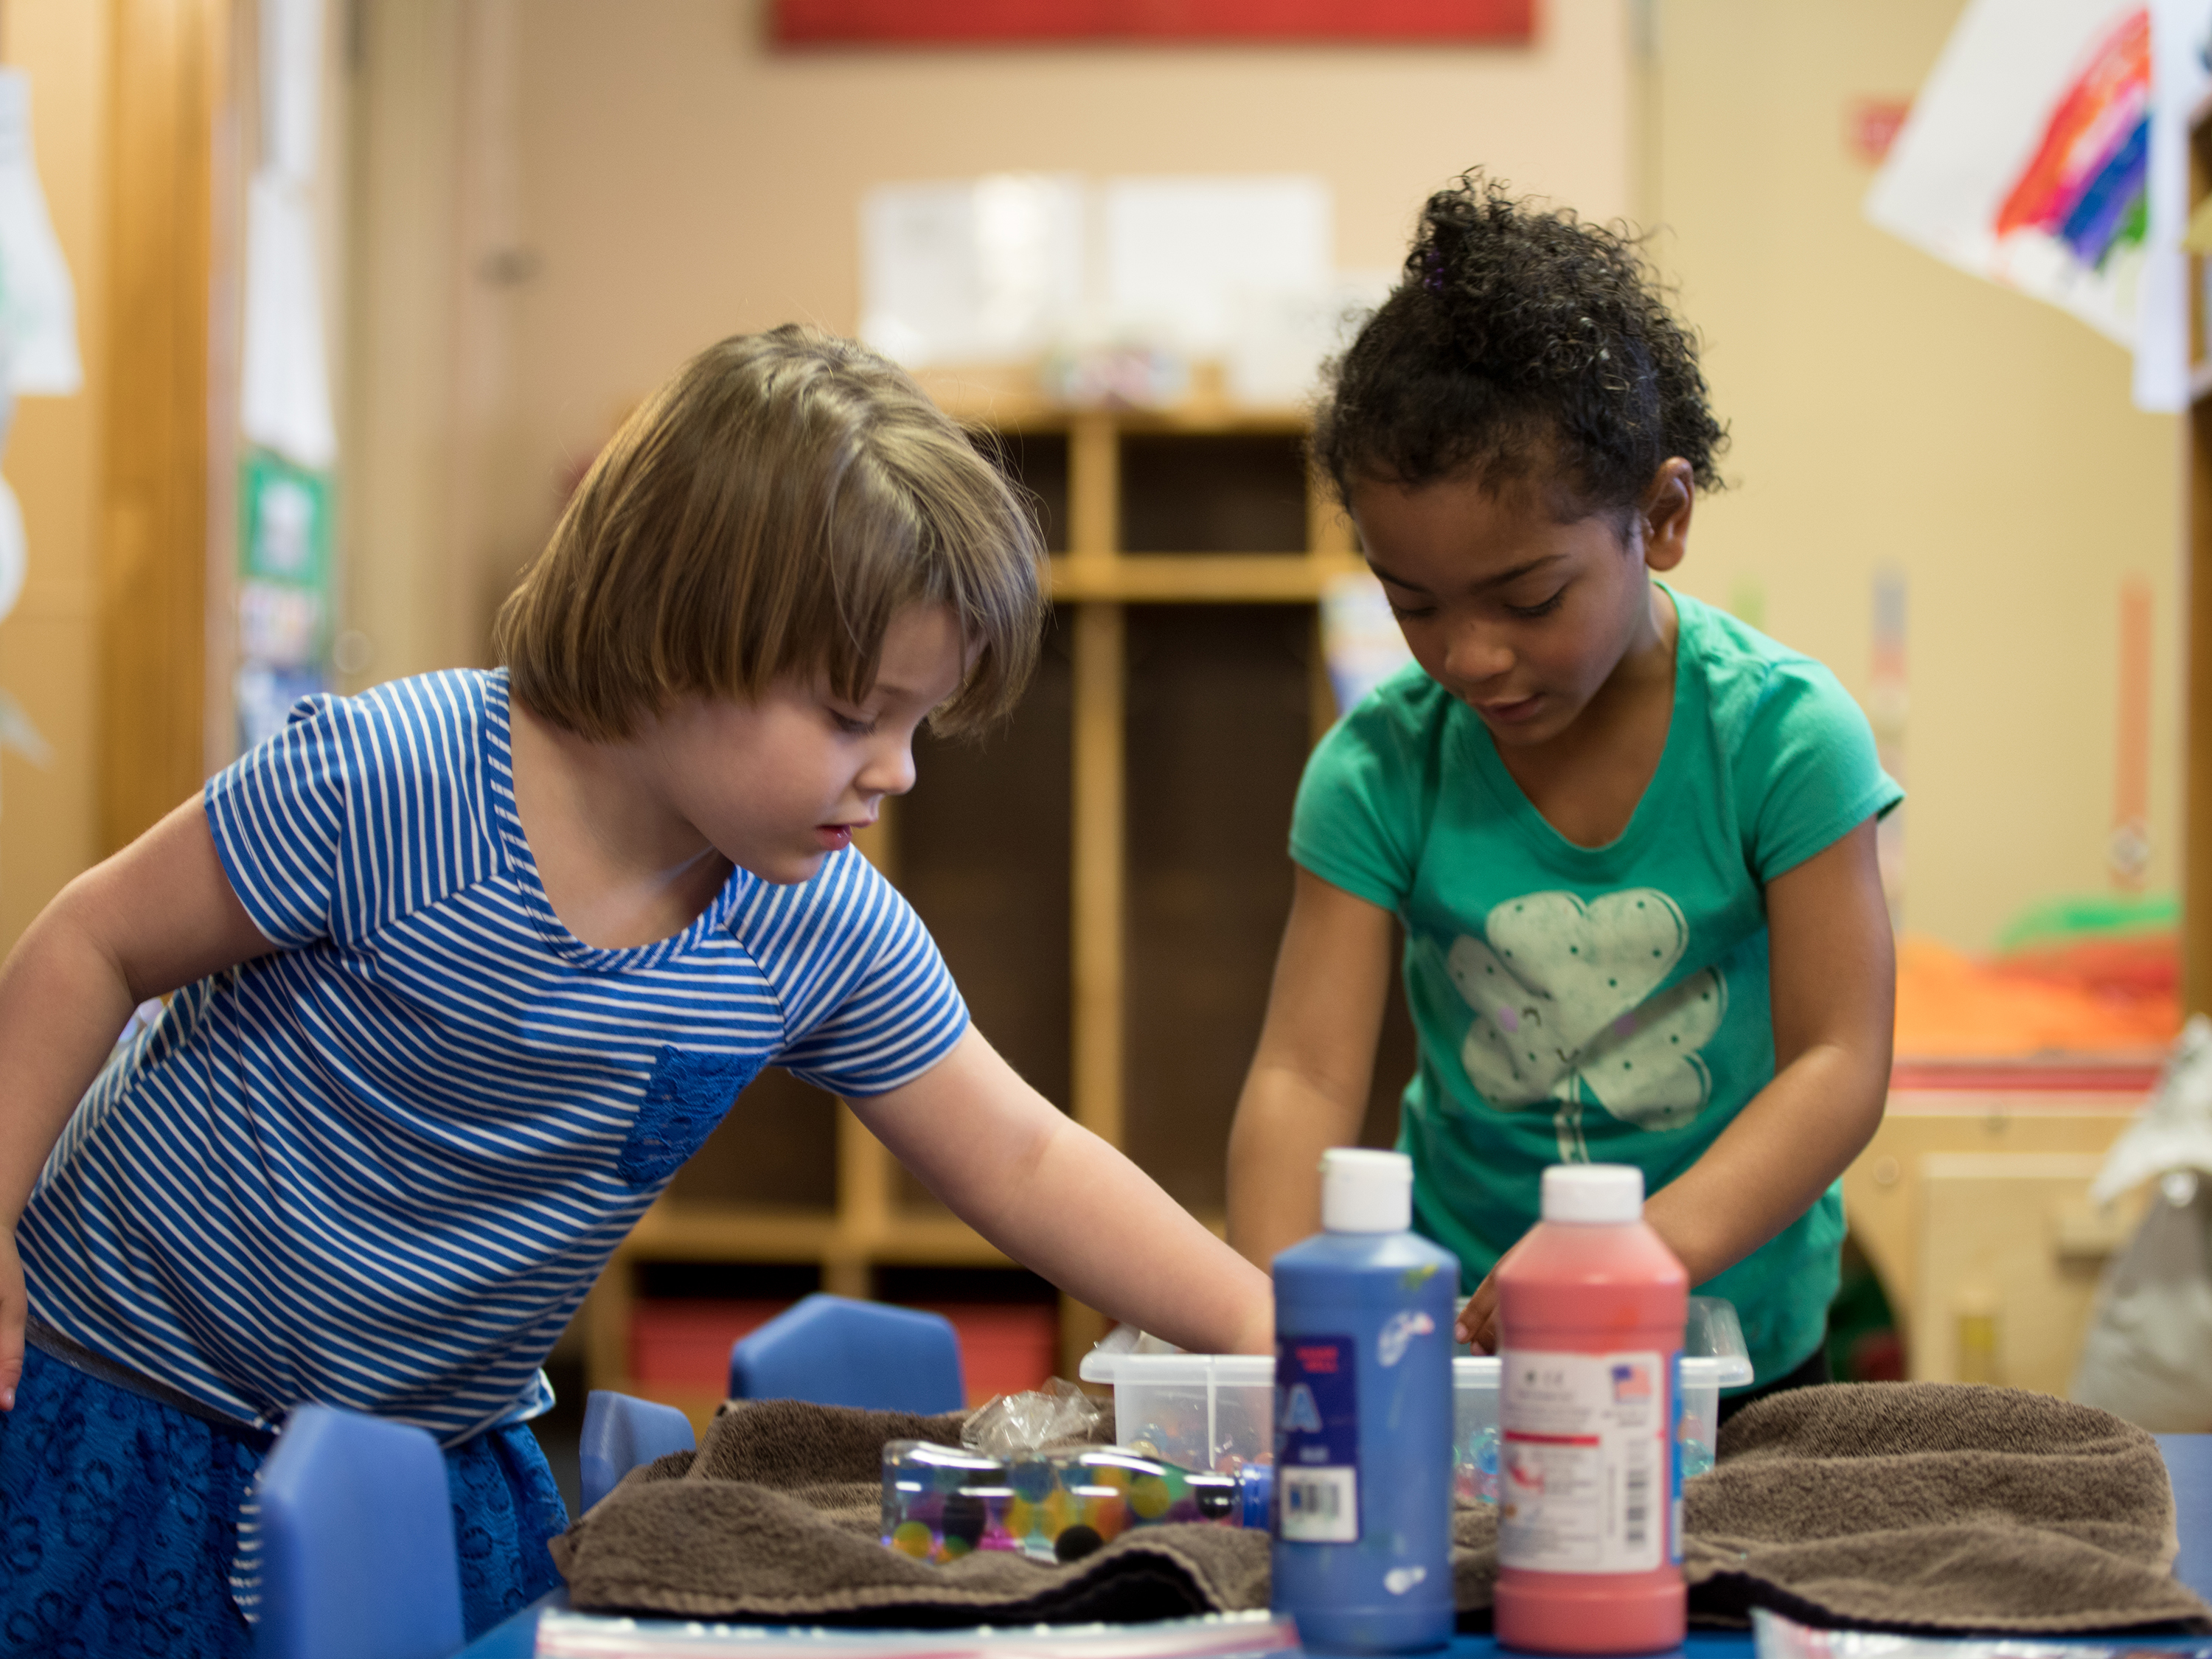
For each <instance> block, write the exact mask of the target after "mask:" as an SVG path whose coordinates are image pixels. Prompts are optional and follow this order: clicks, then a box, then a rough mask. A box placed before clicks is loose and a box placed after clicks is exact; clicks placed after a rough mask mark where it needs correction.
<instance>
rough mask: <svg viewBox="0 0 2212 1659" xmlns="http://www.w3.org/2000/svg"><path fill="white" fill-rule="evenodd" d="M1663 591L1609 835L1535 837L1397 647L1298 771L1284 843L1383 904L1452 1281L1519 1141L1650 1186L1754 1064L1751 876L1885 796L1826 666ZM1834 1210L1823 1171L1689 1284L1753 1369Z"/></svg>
mask: <svg viewBox="0 0 2212 1659" xmlns="http://www.w3.org/2000/svg"><path fill="white" fill-rule="evenodd" d="M1668 592H1669V596H1670V597H1671V598H1672V599H1673V600H1674V609H1675V613H1676V615H1677V616H1678V617H1679V618H1680V629H1679V631H1678V634H1677V637H1676V643H1675V647H1674V712H1673V715H1672V718H1671V720H1670V723H1669V725H1668V730H1667V744H1666V748H1665V750H1664V751H1663V752H1662V755H1661V757H1660V761H1659V769H1658V770H1657V772H1656V774H1655V775H1653V777H1652V780H1651V783H1650V787H1648V788H1647V789H1646V790H1645V791H1644V798H1643V799H1642V800H1640V801H1639V802H1638V804H1637V807H1636V811H1635V813H1634V815H1633V816H1632V817H1631V818H1630V819H1629V822H1628V827H1627V828H1626V829H1625V830H1623V831H1622V832H1621V834H1620V837H1619V838H1618V839H1617V840H1614V841H1613V842H1608V843H1607V845H1605V846H1603V847H1597V848H1583V847H1577V846H1576V845H1574V844H1573V843H1572V842H1569V841H1567V840H1566V839H1565V837H1563V836H1560V834H1559V832H1558V831H1557V830H1555V829H1553V828H1552V826H1551V825H1550V823H1547V821H1546V820H1545V819H1544V817H1543V816H1542V815H1541V813H1539V812H1538V811H1536V809H1535V808H1534V806H1532V805H1530V804H1529V801H1528V797H1527V796H1526V795H1524V794H1523V793H1522V792H1521V787H1520V786H1519V785H1518V784H1516V782H1514V781H1513V778H1512V775H1510V773H1508V772H1507V771H1506V769H1505V768H1504V763H1502V762H1501V761H1500V760H1499V759H1498V750H1497V749H1496V747H1495V745H1494V744H1492V740H1491V737H1490V733H1489V731H1488V730H1487V729H1486V727H1485V726H1483V724H1482V721H1481V720H1480V717H1479V716H1477V715H1476V714H1475V713H1474V710H1472V709H1470V708H1468V707H1467V706H1466V705H1465V704H1463V703H1462V702H1459V701H1458V700H1457V699H1455V697H1453V696H1451V694H1450V693H1449V692H1447V691H1446V690H1443V688H1442V687H1441V686H1439V685H1437V684H1436V682H1435V681H1433V680H1431V679H1430V678H1428V677H1427V676H1426V675H1425V674H1423V673H1422V672H1421V671H1419V669H1418V668H1415V667H1408V668H1407V669H1406V670H1405V671H1402V672H1401V673H1399V674H1397V675H1395V676H1394V677H1393V678H1390V679H1389V680H1388V681H1386V682H1385V683H1384V684H1383V685H1382V686H1380V687H1378V688H1377V689H1376V690H1375V692H1374V693H1373V694H1372V695H1370V696H1369V697H1368V698H1367V699H1366V700H1365V701H1364V702H1361V703H1360V704H1359V705H1358V707H1357V708H1354V709H1353V710H1352V712H1351V714H1348V715H1346V717H1345V718H1344V720H1341V721H1340V722H1339V723H1338V724H1337V725H1336V726H1335V727H1334V729H1332V730H1331V731H1330V732H1329V733H1328V736H1327V737H1325V738H1322V742H1321V744H1320V746H1319V747H1318V748H1316V750H1315V751H1314V754H1313V757H1312V759H1311V760H1310V761H1309V762H1308V763H1307V764H1306V771H1305V778H1304V781H1303V782H1302V783H1301V784H1300V786H1299V788H1298V799H1297V812H1296V814H1295V817H1294V818H1293V820H1292V823H1291V857H1292V858H1294V859H1295V860H1297V862H1298V863H1299V864H1300V865H1302V866H1304V867H1305V868H1306V869H1308V870H1310V871H1311V872H1313V873H1314V874H1316V875H1317V876H1319V877H1320V878H1322V880H1324V881H1327V882H1328V883H1330V884H1333V885H1334V886H1337V887H1340V888H1342V889H1343V890H1345V891H1346V892H1348V893H1351V894H1353V895H1355V896H1358V897H1360V898H1364V899H1365V900H1367V901H1368V902H1370V903H1373V904H1376V905H1380V906H1382V907H1383V908H1385V909H1387V910H1390V911H1393V912H1395V914H1396V915H1397V916H1398V918H1399V919H1400V921H1402V922H1403V923H1404V924H1405V927H1406V958H1405V973H1406V992H1407V1000H1408V1001H1409V1003H1410V1004H1411V1006H1412V1009H1413V1024H1414V1027H1415V1030H1416V1031H1417V1033H1418V1035H1419V1048H1420V1067H1419V1071H1418V1072H1417V1073H1416V1074H1415V1075H1414V1078H1413V1081H1412V1082H1411V1083H1410V1084H1408V1085H1407V1088H1406V1093H1405V1103H1404V1108H1403V1111H1402V1114H1401V1121H1400V1127H1399V1132H1398V1145H1399V1147H1400V1149H1401V1151H1404V1152H1408V1153H1410V1154H1412V1156H1413V1214H1414V1223H1413V1225H1415V1227H1416V1228H1418V1229H1419V1231H1422V1232H1423V1233H1425V1234H1426V1235H1427V1236H1428V1237H1431V1238H1432V1239H1434V1240H1436V1241H1437V1243H1439V1244H1441V1245H1443V1247H1444V1248H1445V1249H1449V1250H1451V1251H1453V1252H1455V1254H1456V1255H1458V1256H1459V1259H1460V1264H1461V1267H1462V1271H1463V1272H1464V1273H1466V1274H1467V1275H1468V1277H1467V1279H1466V1280H1465V1282H1466V1283H1467V1284H1468V1285H1474V1284H1475V1283H1477V1282H1479V1281H1480V1279H1481V1277H1482V1275H1484V1274H1485V1273H1488V1272H1489V1271H1490V1269H1491V1268H1492V1267H1493V1266H1495V1265H1496V1263H1497V1261H1498V1257H1499V1256H1500V1255H1502V1254H1504V1251H1505V1250H1506V1249H1509V1248H1510V1246H1511V1245H1512V1244H1513V1243H1514V1241H1515V1240H1516V1239H1518V1238H1519V1237H1521V1235H1522V1233H1523V1232H1524V1231H1527V1230H1528V1227H1529V1226H1530V1225H1533V1224H1534V1221H1535V1220H1536V1218H1537V1213H1538V1200H1537V1193H1538V1188H1539V1186H1540V1184H1541V1172H1542V1170H1543V1169H1544V1166H1545V1165H1547V1164H1555V1163H1560V1162H1568V1163H1583V1162H1593V1163H1619V1164H1638V1165H1640V1166H1641V1167H1642V1169H1643V1170H1644V1186H1645V1189H1646V1190H1647V1191H1652V1192H1656V1191H1657V1190H1658V1189H1659V1188H1662V1187H1663V1186H1665V1185H1666V1184H1667V1182H1669V1181H1671V1180H1673V1179H1674V1177H1675V1176H1677V1175H1680V1173H1681V1172H1682V1171H1683V1170H1686V1169H1687V1168H1689V1166H1690V1165H1691V1164H1693V1163H1694V1162H1696V1161H1697V1159H1698V1158H1699V1156H1700V1155H1701V1154H1702V1153H1703V1152H1705V1148H1706V1147H1707V1146H1711V1144H1712V1142H1713V1140H1714V1139H1715V1138H1716V1137H1717V1136H1718V1135H1719V1133H1721V1131H1722V1130H1723V1129H1724V1128H1726V1127H1728V1124H1729V1121H1730V1120H1731V1119H1732V1118H1734V1117H1735V1115H1736V1113H1737V1112H1739V1111H1740V1110H1741V1109H1742V1108H1743V1105H1744V1103H1746V1102H1747V1101H1748V1100H1749V1099H1750V1098H1751V1097H1753V1095H1755V1094H1756V1093H1758V1092H1759V1090H1760V1089H1762V1088H1764V1087H1765V1085H1766V1083H1767V1082H1768V1080H1769V1079H1771V1078H1772V1077H1773V1075H1774V1027H1773V1020H1772V1017H1771V1012H1770V1011H1769V1008H1768V1004H1767V982H1766V966H1767V963H1766V907H1765V884H1766V883H1768V882H1769V881H1771V880H1772V879H1773V878H1775V877H1777V876H1778V875H1780V874H1782V873H1783V872H1784V871H1786V870H1789V869H1790V868H1792V867H1793V866H1796V865H1798V864H1802V862H1804V860H1807V859H1808V858H1810V857H1811V856H1812V855H1813V854H1815V853H1817V852H1819V851H1820V850H1821V848H1825V847H1827V846H1829V845H1830V844H1831V843H1832V842H1835V841H1837V840H1838V838H1840V837H1841V836H1844V834H1845V833H1846V832H1848V831H1849V830H1850V829H1853V828H1855V827H1856V826H1857V825H1858V824H1860V823H1863V822H1864V821H1865V820H1866V819H1867V818H1869V817H1874V816H1875V815H1877V814H1880V813H1882V812H1886V811H1888V810H1889V809H1890V808H1891V807H1892V806H1893V805H1896V804H1897V802H1898V801H1899V799H1902V798H1903V791H1901V790H1900V789H1899V787H1897V785H1896V784H1895V783H1894V782H1893V781H1891V780H1890V779H1889V778H1888V777H1887V775H1884V773H1883V772H1882V770H1881V765H1880V764H1879V763H1878V762H1877V761H1876V759H1875V746H1874V737H1873V734H1872V732H1869V730H1868V727H1867V723H1866V719H1865V717H1864V716H1863V714H1860V712H1859V709H1858V706H1857V704H1856V703H1854V702H1852V701H1851V699H1850V696H1849V695H1848V694H1846V693H1845V692H1844V689H1843V688H1842V686H1840V685H1839V684H1837V682H1836V678H1835V677H1834V676H1833V675H1832V674H1831V673H1829V671H1827V670H1826V668H1824V667H1822V666H1821V665H1820V664H1819V663H1817V662H1814V660H1813V659H1810V658H1809V657H1804V656H1801V655H1799V654H1798V653H1796V652H1794V651H1790V650H1788V649H1785V648H1784V647H1782V646H1779V645H1778V644H1776V643H1775V642H1774V641H1771V640H1770V639H1767V638H1766V637H1765V636H1764V635H1760V634H1759V633H1756V632H1754V631H1753V629H1749V628H1747V627H1745V626H1744V625H1743V624H1742V623H1739V622H1736V621H1735V619H1734V618H1732V617H1729V616H1727V615H1725V614H1723V612H1721V611H1715V610H1713V609H1712V608H1711V606H1709V605H1701V604H1699V602H1698V601H1697V600H1695V599H1689V598H1687V597H1686V596H1684V595H1681V594H1678V593H1674V592H1672V590H1671V589H1670V590H1668ZM1843 1234H1844V1204H1843V1187H1842V1183H1841V1182H1836V1183H1835V1184H1833V1185H1832V1186H1831V1187H1830V1188H1828V1190H1827V1192H1826V1194H1823V1195H1822V1196H1821V1197H1820V1200H1818V1201H1817V1202H1815V1203H1814V1205H1813V1206H1812V1207H1811V1208H1810V1209H1809V1210H1808V1211H1807V1212H1805V1213H1804V1214H1803V1215H1802V1216H1800V1217H1799V1218H1797V1219H1796V1221H1794V1222H1792V1223H1791V1224H1790V1225H1789V1226H1788V1227H1786V1228H1784V1230H1783V1231H1781V1232H1780V1233H1779V1234H1778V1235H1777V1236H1776V1237H1773V1238H1772V1239H1770V1240H1769V1241H1768V1242H1767V1243H1765V1244H1764V1245H1762V1246H1760V1247H1759V1249H1757V1250H1755V1251H1753V1253H1752V1254H1751V1255H1748V1256H1747V1257H1746V1258H1745V1259H1744V1260H1743V1261H1739V1262H1738V1263H1736V1265H1735V1267H1730V1268H1729V1269H1728V1270H1727V1271H1726V1272H1724V1273H1721V1274H1719V1275H1718V1276H1717V1277H1716V1278H1715V1279H1712V1280H1711V1282H1710V1283H1708V1284H1705V1285H1700V1286H1699V1292H1700V1293H1701V1294H1705V1295H1711V1296H1723V1297H1727V1298H1728V1299H1729V1301H1730V1302H1732V1303H1734V1304H1735V1308H1736V1312H1737V1314H1738V1315H1739V1316H1741V1319H1742V1322H1743V1329H1744V1335H1745V1338H1746V1339H1747V1341H1748V1343H1749V1345H1750V1347H1751V1357H1752V1362H1753V1365H1754V1367H1755V1368H1756V1370H1757V1373H1758V1377H1759V1381H1760V1382H1761V1383H1765V1382H1768V1381H1771V1380H1772V1379H1773V1378H1775V1377H1777V1376H1783V1375H1784V1374H1786V1373H1787V1372H1789V1371H1790V1370H1794V1369H1795V1368H1796V1366H1798V1365H1800V1364H1803V1363H1804V1362H1805V1360H1806V1359H1807V1358H1809V1357H1810V1356H1811V1354H1812V1352H1813V1351H1814V1348H1815V1347H1816V1346H1819V1344H1820V1340H1821V1334H1822V1331H1823V1329H1824V1328H1825V1325H1826V1316H1827V1308H1828V1302H1829V1300H1830V1298H1831V1297H1832V1296H1833V1295H1834V1293H1835V1288H1836V1269H1837V1251H1838V1246H1839V1244H1840V1243H1841V1242H1842V1239H1843Z"/></svg>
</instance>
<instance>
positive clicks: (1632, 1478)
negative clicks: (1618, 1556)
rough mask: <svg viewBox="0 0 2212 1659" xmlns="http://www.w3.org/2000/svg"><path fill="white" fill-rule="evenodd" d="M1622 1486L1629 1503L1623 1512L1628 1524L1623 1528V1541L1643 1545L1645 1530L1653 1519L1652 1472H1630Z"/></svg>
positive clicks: (1633, 1470) (1638, 1470)
mask: <svg viewBox="0 0 2212 1659" xmlns="http://www.w3.org/2000/svg"><path fill="white" fill-rule="evenodd" d="M1622 1486H1623V1492H1624V1496H1626V1498H1627V1500H1628V1501H1627V1504H1626V1509H1625V1510H1624V1511H1623V1516H1622V1518H1623V1520H1624V1522H1625V1523H1626V1524H1625V1525H1624V1526H1623V1527H1622V1528H1621V1541H1622V1542H1624V1543H1626V1544H1630V1545H1641V1544H1642V1543H1643V1542H1644V1529H1645V1528H1646V1527H1647V1526H1649V1525H1650V1517H1651V1471H1650V1470H1649V1469H1643V1468H1634V1469H1630V1470H1628V1471H1627V1472H1626V1478H1625V1479H1624V1480H1623V1481H1622Z"/></svg>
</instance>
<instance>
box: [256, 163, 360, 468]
mask: <svg viewBox="0 0 2212 1659" xmlns="http://www.w3.org/2000/svg"><path fill="white" fill-rule="evenodd" d="M314 239H315V224H314V213H313V204H311V202H310V201H309V199H308V196H307V189H306V187H305V186H304V185H301V183H300V182H299V181H297V180H295V179H290V178H288V177H286V176H285V175H284V174H283V173H276V172H274V171H270V170H267V169H264V171H262V172H260V173H256V174H255V175H254V178H253V180H252V183H251V184H249V185H247V186H246V342H245V348H244V353H243V356H244V362H242V364H241V365H240V375H239V379H240V385H239V424H240V428H242V429H243V430H244V432H245V434H246V437H248V438H249V439H251V440H252V441H253V442H255V443H258V444H261V445H263V446H264V447H267V448H270V449H273V450H275V451H276V453H278V454H280V455H283V456H284V457H285V458H286V459H289V460H292V461H295V462H296V463H298V464H299V465H301V466H306V467H315V468H321V467H326V466H328V465H330V464H331V461H332V460H333V459H336V457H337V433H336V432H335V431H334V430H333V428H332V426H331V388H330V372H329V368H328V365H327V362H326V361H325V356H324V352H323V306H322V286H321V282H320V279H319V274H318V271H317V269H316V261H315V240H314Z"/></svg>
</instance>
